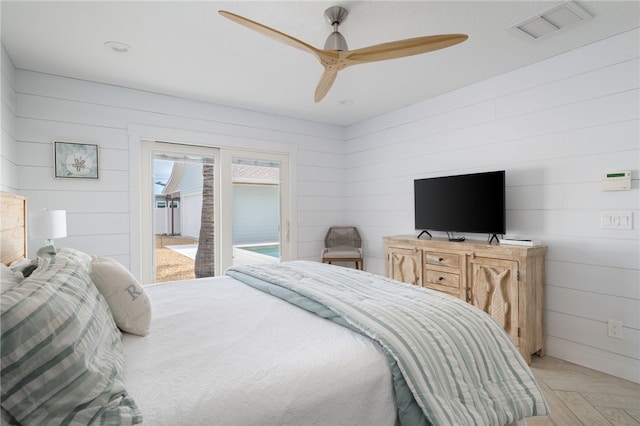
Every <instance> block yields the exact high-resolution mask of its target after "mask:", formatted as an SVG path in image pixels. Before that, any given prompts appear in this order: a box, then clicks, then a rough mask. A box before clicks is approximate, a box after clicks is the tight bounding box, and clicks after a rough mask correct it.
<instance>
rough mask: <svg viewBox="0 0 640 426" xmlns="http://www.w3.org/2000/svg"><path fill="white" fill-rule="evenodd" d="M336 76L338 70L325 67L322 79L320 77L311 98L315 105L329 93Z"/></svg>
mask: <svg viewBox="0 0 640 426" xmlns="http://www.w3.org/2000/svg"><path fill="white" fill-rule="evenodd" d="M337 75H338V70H336V69H332V68H327V67H325V69H324V72H323V73H322V77H320V81H319V82H318V85H317V86H316V93H315V94H314V96H313V100H314V101H315V102H316V103H318V102H320V101H321V100H322V99H323V98H324V97H325V95H326V94H327V92H329V89H331V86H333V82H334V81H336V76H337Z"/></svg>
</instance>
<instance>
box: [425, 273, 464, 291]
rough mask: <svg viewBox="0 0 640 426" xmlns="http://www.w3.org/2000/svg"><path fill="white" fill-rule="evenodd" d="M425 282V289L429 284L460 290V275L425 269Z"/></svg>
mask: <svg viewBox="0 0 640 426" xmlns="http://www.w3.org/2000/svg"><path fill="white" fill-rule="evenodd" d="M425 281H426V283H425V287H427V286H429V284H437V285H438V286H444V287H448V288H451V289H460V275H458V274H451V273H449V272H442V271H432V270H429V269H427V270H426V271H425Z"/></svg>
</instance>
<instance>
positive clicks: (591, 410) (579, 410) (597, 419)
mask: <svg viewBox="0 0 640 426" xmlns="http://www.w3.org/2000/svg"><path fill="white" fill-rule="evenodd" d="M555 394H556V395H558V398H559V399H560V400H561V401H562V402H563V403H564V405H566V406H567V408H569V410H571V411H572V412H573V414H575V415H576V417H577V418H578V419H580V421H581V422H582V423H583V424H585V425H589V426H612V425H611V422H609V421H608V420H607V419H606V418H605V417H604V416H603V415H602V414H600V412H599V411H598V410H596V409H595V407H594V406H593V405H591V404H590V403H589V401H587V400H586V399H584V398H583V397H582V395H580V394H579V393H578V392H565V391H555Z"/></svg>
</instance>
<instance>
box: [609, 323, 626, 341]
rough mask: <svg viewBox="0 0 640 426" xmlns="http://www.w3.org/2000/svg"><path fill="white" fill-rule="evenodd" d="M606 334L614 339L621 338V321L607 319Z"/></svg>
mask: <svg viewBox="0 0 640 426" xmlns="http://www.w3.org/2000/svg"><path fill="white" fill-rule="evenodd" d="M607 326H608V335H609V337H615V338H616V339H622V321H616V320H612V319H610V320H607Z"/></svg>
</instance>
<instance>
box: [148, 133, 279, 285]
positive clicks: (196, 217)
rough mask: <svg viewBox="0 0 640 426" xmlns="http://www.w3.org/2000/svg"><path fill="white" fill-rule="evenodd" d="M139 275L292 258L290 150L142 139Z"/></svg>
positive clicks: (165, 276) (203, 271) (201, 272)
mask: <svg viewBox="0 0 640 426" xmlns="http://www.w3.org/2000/svg"><path fill="white" fill-rule="evenodd" d="M141 154H142V158H143V167H142V169H141V175H142V176H141V184H142V188H143V190H142V192H141V193H142V194H143V203H142V212H141V213H142V218H143V220H142V223H143V229H141V232H140V234H141V238H142V252H141V254H142V266H143V267H142V271H141V272H142V274H141V278H142V282H143V283H152V282H163V281H175V280H182V279H191V278H201V277H206V276H214V275H221V274H222V273H223V272H224V271H225V270H226V269H227V268H228V267H230V266H232V265H238V264H248V263H270V262H279V261H280V260H288V259H291V248H290V247H291V244H290V229H289V196H288V194H289V186H288V178H287V177H288V156H286V155H282V154H272V153H261V152H256V151H239V150H231V149H220V148H207V147H197V146H190V145H180V144H173V143H163V142H144V143H143V144H142V150H141Z"/></svg>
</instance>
